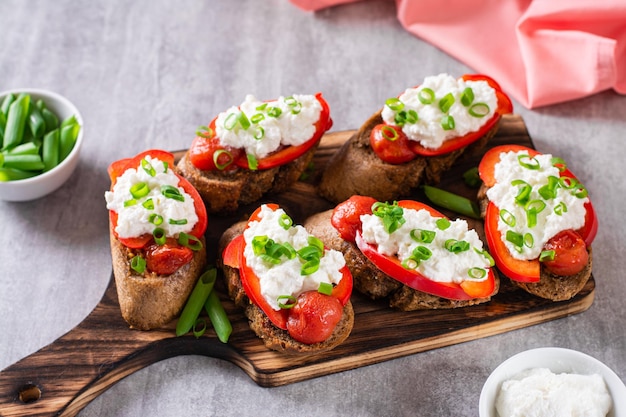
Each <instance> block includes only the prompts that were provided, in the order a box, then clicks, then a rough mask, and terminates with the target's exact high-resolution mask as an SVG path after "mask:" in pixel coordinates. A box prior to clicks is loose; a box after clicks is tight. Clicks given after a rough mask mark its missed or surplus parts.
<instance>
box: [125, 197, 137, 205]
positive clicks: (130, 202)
mask: <svg viewBox="0 0 626 417" xmlns="http://www.w3.org/2000/svg"><path fill="white" fill-rule="evenodd" d="M135 204H137V200H135V199H134V198H131V199H130V200H126V201H124V207H131V206H134V205H135Z"/></svg>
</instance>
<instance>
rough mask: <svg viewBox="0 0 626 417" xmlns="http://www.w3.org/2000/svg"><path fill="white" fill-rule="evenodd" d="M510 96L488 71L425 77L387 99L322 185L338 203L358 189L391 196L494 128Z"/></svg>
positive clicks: (331, 164) (436, 175) (430, 177)
mask: <svg viewBox="0 0 626 417" xmlns="http://www.w3.org/2000/svg"><path fill="white" fill-rule="evenodd" d="M511 111H512V105H511V101H510V100H509V98H508V97H507V96H506V95H505V94H504V93H503V92H502V90H501V88H500V87H499V86H498V84H497V83H496V82H495V81H494V80H492V79H491V78H489V77H486V76H484V75H464V76H463V77H461V78H459V79H455V78H454V77H452V76H450V75H447V74H440V75H437V76H431V77H426V79H425V80H424V82H423V83H422V84H421V85H420V86H418V87H415V88H409V89H407V90H406V91H405V92H404V93H402V94H401V95H400V96H399V97H394V98H390V99H388V100H387V101H386V103H385V105H384V106H383V108H382V110H380V111H378V112H377V113H376V114H374V115H373V116H372V117H370V119H369V120H367V121H366V122H365V124H363V126H361V128H360V129H359V130H358V131H357V132H356V133H355V134H354V135H353V136H352V137H351V138H350V139H348V141H346V142H345V143H344V144H343V146H342V147H341V148H340V149H339V151H338V152H337V153H336V154H335V155H333V156H332V157H331V159H330V160H329V161H328V164H327V166H326V169H325V170H324V172H323V174H322V177H321V180H320V183H319V187H318V192H319V194H320V195H321V196H323V197H325V198H326V199H328V200H330V201H332V202H333V203H339V202H342V201H345V200H347V199H348V198H350V197H351V196H352V195H364V196H369V197H373V198H375V199H377V200H379V201H392V200H395V199H398V198H400V197H406V196H408V195H409V194H410V193H411V191H412V190H414V189H415V188H416V187H418V186H419V185H421V184H423V183H429V184H434V183H437V182H439V180H440V178H441V175H442V174H443V173H444V172H445V171H446V170H447V169H449V168H450V166H451V165H452V164H453V163H454V162H455V161H456V160H457V159H458V158H459V157H460V156H461V155H462V154H463V153H464V152H465V151H466V149H468V148H472V149H473V148H480V147H482V146H484V145H485V143H487V141H488V140H489V139H490V138H491V137H493V135H494V134H495V133H496V131H497V129H498V125H499V121H500V118H501V116H502V115H503V114H506V113H511Z"/></svg>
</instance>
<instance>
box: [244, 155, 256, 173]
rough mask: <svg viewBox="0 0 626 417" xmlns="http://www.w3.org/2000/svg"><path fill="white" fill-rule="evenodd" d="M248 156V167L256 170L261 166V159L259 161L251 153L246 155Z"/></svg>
mask: <svg viewBox="0 0 626 417" xmlns="http://www.w3.org/2000/svg"><path fill="white" fill-rule="evenodd" d="M246 158H248V167H249V168H250V171H256V170H257V169H258V168H259V161H257V159H256V156H254V155H253V154H251V153H249V154H247V155H246Z"/></svg>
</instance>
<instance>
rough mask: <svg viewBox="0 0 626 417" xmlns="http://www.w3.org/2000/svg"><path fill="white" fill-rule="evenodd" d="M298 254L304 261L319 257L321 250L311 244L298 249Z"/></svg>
mask: <svg viewBox="0 0 626 417" xmlns="http://www.w3.org/2000/svg"><path fill="white" fill-rule="evenodd" d="M298 256H299V257H300V258H302V259H304V260H306V261H308V260H311V259H315V258H317V259H319V258H320V257H321V252H320V250H319V248H317V247H315V246H313V245H309V246H305V247H303V248H302V249H300V250H299V251H298Z"/></svg>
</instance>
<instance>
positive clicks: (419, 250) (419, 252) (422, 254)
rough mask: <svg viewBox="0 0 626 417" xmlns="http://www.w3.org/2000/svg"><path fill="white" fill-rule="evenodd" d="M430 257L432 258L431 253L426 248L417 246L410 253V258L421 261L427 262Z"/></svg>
mask: <svg viewBox="0 0 626 417" xmlns="http://www.w3.org/2000/svg"><path fill="white" fill-rule="evenodd" d="M431 256H433V252H432V251H431V250H430V249H428V248H427V247H426V246H417V247H416V248H415V249H413V252H412V253H411V257H415V258H417V259H419V260H421V261H427V260H429V259H430V258H431Z"/></svg>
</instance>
